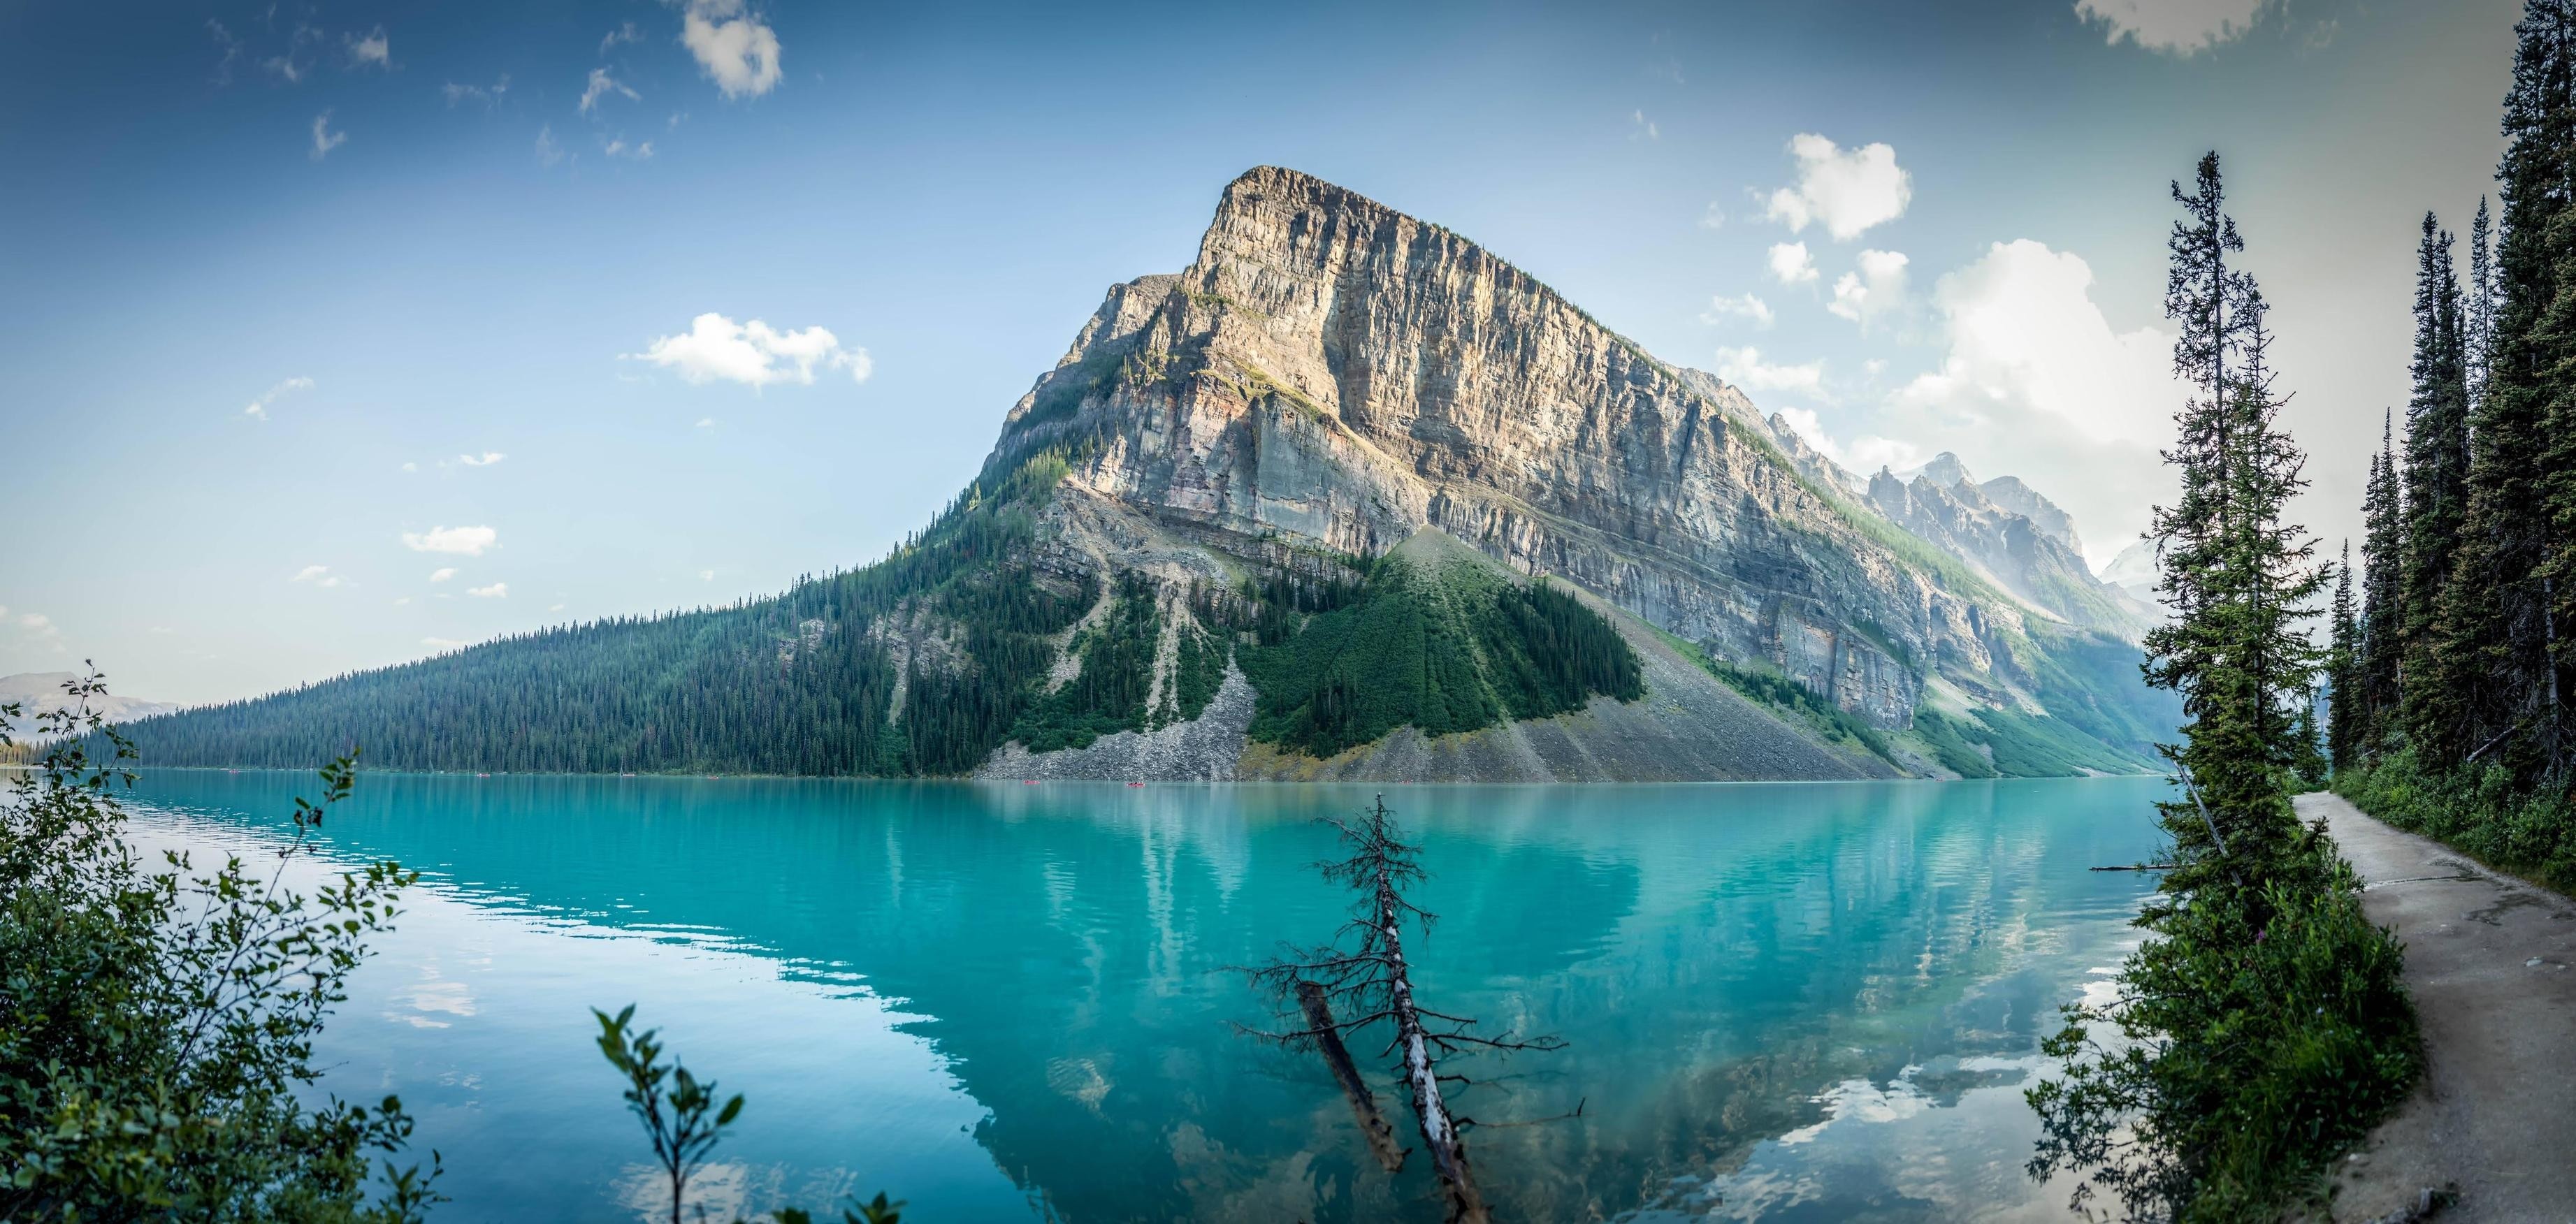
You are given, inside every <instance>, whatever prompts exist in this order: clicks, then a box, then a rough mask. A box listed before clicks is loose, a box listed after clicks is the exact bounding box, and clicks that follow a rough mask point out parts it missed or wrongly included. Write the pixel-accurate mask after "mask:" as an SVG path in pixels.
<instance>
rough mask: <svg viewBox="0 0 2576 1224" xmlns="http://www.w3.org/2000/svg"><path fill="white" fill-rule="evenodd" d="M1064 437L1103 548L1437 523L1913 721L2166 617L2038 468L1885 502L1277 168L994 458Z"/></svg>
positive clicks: (2008, 690) (1527, 285) (1101, 339)
mask: <svg viewBox="0 0 2576 1224" xmlns="http://www.w3.org/2000/svg"><path fill="white" fill-rule="evenodd" d="M1049 448H1052V449H1053V450H1054V451H1055V452H1056V453H1061V454H1065V455H1069V456H1071V457H1072V462H1071V471H1070V473H1069V475H1067V476H1066V478H1065V479H1064V482H1063V485H1062V490H1061V492H1062V494H1063V496H1062V497H1060V498H1059V500H1058V501H1057V502H1056V503H1055V505H1054V507H1053V508H1052V509H1051V510H1050V512H1049V513H1050V517H1051V518H1052V519H1053V520H1054V521H1055V522H1056V523H1057V524H1058V525H1059V526H1060V527H1062V528H1064V529H1066V530H1065V531H1064V532H1063V533H1062V534H1060V535H1059V537H1058V538H1059V539H1061V540H1067V541H1080V543H1076V544H1074V545H1073V546H1074V547H1075V548H1076V549H1083V548H1090V549H1092V550H1093V551H1094V552H1095V553H1096V554H1098V556H1099V557H1100V558H1101V559H1103V560H1108V561H1111V562H1112V563H1123V564H1134V563H1140V562H1139V561H1136V560H1130V559H1126V558H1119V557H1116V556H1113V555H1112V554H1114V553H1115V552H1116V551H1117V549H1115V548H1114V547H1111V548H1103V547H1097V546H1095V545H1094V543H1092V542H1093V541H1096V540H1101V539H1119V538H1122V533H1121V531H1120V530H1118V529H1116V528H1109V529H1107V530H1096V529H1097V528H1101V527H1106V525H1108V524H1112V523H1124V524H1125V525H1126V527H1125V532H1124V537H1126V538H1136V539H1145V538H1163V537H1168V538H1172V539H1185V540H1188V541H1191V542H1193V543H1195V544H1196V545H1198V546H1199V547H1200V548H1201V549H1203V550H1206V551H1207V552H1209V553H1211V554H1217V555H1223V556H1230V557H1245V558H1258V557H1261V556H1263V555H1264V554H1265V551H1268V550H1275V547H1276V546H1277V545H1278V544H1279V543H1280V542H1283V541H1285V542H1288V543H1290V544H1292V545H1297V544H1302V545H1311V546H1314V547H1317V548H1320V549H1323V550H1330V551H1333V552H1338V553H1343V554H1351V555H1357V556H1373V555H1376V554H1379V553H1382V552H1384V551H1386V550H1387V549H1388V548H1390V547H1392V546H1393V545H1394V544H1396V543H1397V542H1399V541H1402V540H1405V539H1406V538H1408V537H1410V536H1412V535H1413V534H1415V533H1416V532H1418V531H1420V530H1422V529H1425V528H1432V529H1437V530H1439V531H1442V532H1445V533H1447V534H1448V535H1450V536H1453V537H1455V538H1457V539H1458V540H1461V541H1465V542H1466V543H1468V544H1470V545H1472V546H1473V547H1474V548H1475V549H1477V550H1478V551H1480V552H1482V553H1484V554H1485V555H1487V556H1489V557H1491V558H1493V559H1494V560H1495V561H1497V562H1499V563H1501V564H1503V565H1505V566H1507V567H1509V568H1511V569H1513V570H1515V571H1519V572H1521V573H1526V574H1546V575H1551V576H1554V577H1556V578H1558V579H1561V580H1563V581H1565V582H1568V583H1571V584H1573V585H1575V586H1577V587H1580V588H1582V589H1584V590H1587V591H1590V592H1592V593H1594V594H1596V595H1598V596H1599V597H1601V598H1602V599H1603V600H1606V601H1608V602H1609V603H1610V604H1612V605H1615V606H1616V607H1617V608H1618V609H1620V610H1622V611H1624V612H1626V613H1628V614H1630V615H1632V616H1634V617H1635V618H1637V619H1639V620H1641V621H1643V622H1645V623H1646V624H1649V625H1652V626H1654V627H1655V628H1657V629H1660V630H1663V631H1665V632H1667V633H1669V634H1671V635H1673V636H1676V637H1679V638H1681V639H1683V640H1684V641H1686V642H1689V643H1693V644H1696V645H1698V646H1700V647H1701V648H1703V649H1704V650H1706V651H1707V652H1708V653H1710V654H1711V655H1713V656H1716V657H1717V658H1718V659H1721V660H1732V661H1735V662H1737V663H1739V664H1742V665H1748V666H1753V667H1759V668H1767V669H1773V670H1777V671H1779V672H1782V673H1785V674H1786V675H1787V676H1788V677H1790V678H1792V679H1794V680H1796V681H1797V682H1798V683H1799V684H1801V685H1803V686H1804V687H1805V688H1807V689H1808V690H1810V691H1811V692H1812V693H1814V694H1815V695H1817V696H1818V697H1820V698H1822V699H1823V700H1824V701H1826V702H1828V703H1830V704H1831V705H1832V706H1833V707H1834V708H1837V709H1839V710H1841V711H1843V712H1845V713H1847V714H1849V715H1851V716H1853V717H1855V718H1857V719H1859V720H1861V721H1862V722H1864V723H1866V724H1867V725H1869V726H1871V727H1874V728H1879V729H1882V730H1888V731H1903V730H1906V729H1908V728H1910V727H1911V726H1912V725H1913V723H1914V721H1915V715H1916V711H1917V709H1918V707H1921V706H1923V705H1925V704H1926V703H1927V701H1930V700H1931V697H1930V695H1929V694H1928V693H1927V685H1930V684H1932V683H1934V682H1935V681H1937V680H1940V679H1942V678H1944V677H1948V678H1951V679H1954V680H1957V681H1961V682H1962V683H1960V684H1958V685H1956V686H1945V687H1955V688H1957V689H1958V690H1960V691H1964V692H1967V693H1972V694H1977V695H1979V696H1980V697H1981V699H1983V700H1985V701H1987V702H1990V703H1993V704H1995V705H1997V706H1998V707H2010V708H2022V709H2041V710H2045V709H2048V708H2049V701H2048V698H2047V697H2046V695H2044V694H2043V692H2042V690H2043V689H2045V688H2046V687H2048V685H2047V681H2046V679H2045V677H2044V676H2043V674H2042V672H2043V670H2044V669H2042V668H2040V667H2037V666H2034V659H2033V656H2034V655H2039V654H2045V653H2046V647H2045V644H2044V643H2043V641H2042V639H2053V638H2056V637H2059V636H2062V635H2063V634H2066V633H2098V632H2108V633H2110V634H2112V635H2114V636H2118V637H2134V636H2135V634H2136V632H2137V629H2138V625H2137V623H2136V620H2135V618H2134V617H2131V616H2129V615H2127V614H2126V613H2125V612H2124V610H2123V609H2121V608H2120V607H2119V606H2118V605H2117V604H2116V603H2115V602H2114V601H2113V597H2112V596H2111V595H2110V594H2109V593H2108V592H2107V591H2106V590H2105V589H2104V588H2103V587H2102V586H2101V584H2099V583H2097V582H2095V581H2094V580H2093V579H2092V577H2091V575H2089V574H2088V573H2086V572H2085V569H2084V565H2083V562H2082V558H2081V554H2080V553H2078V552H2076V551H2075V548H2074V546H2073V524H2072V522H2071V521H2070V520H2068V519H2067V518H2066V516H2065V514H2064V513H2063V512H2062V511H2059V510H2058V509H2057V508H2056V507H2055V506H2054V505H2051V504H2049V503H2048V502H2047V501H2046V500H2045V499H2043V498H2040V497H2038V496H2037V495H2036V494H2034V493H2031V492H2029V491H2028V490H2027V489H2026V488H2024V487H2023V486H2022V485H2021V483H2020V482H2019V481H2017V480H2014V481H2001V482H1995V484H1996V486H1997V487H1998V492H1999V494H2000V495H2001V496H2002V497H2004V498H2005V499H2007V500H2009V501H2011V502H2012V503H2013V504H2014V505H2015V506H2018V507H2021V508H2022V509H2021V510H2020V511H2016V510H2012V509H2007V508H2005V507H2003V506H1999V505H1997V504H1995V503H1994V502H1993V501H1991V500H1990V499H1989V497H1988V496H1987V495H1985V494H1984V493H1981V492H1980V491H1979V489H1978V487H1977V486H1975V485H1974V484H1970V483H1967V482H1966V481H1965V479H1964V474H1962V477H1961V480H1960V483H1959V485H1958V486H1957V487H1956V488H1954V489H1946V490H1945V489H1942V488H1939V487H1938V486H1937V485H1936V484H1934V483H1931V482H1930V478H1928V477H1925V478H1918V479H1917V481H1916V482H1915V485H1914V486H1911V488H1910V489H1909V487H1908V486H1903V485H1895V487H1894V488H1892V489H1887V488H1885V486H1886V485H1890V484H1893V483H1894V482H1893V481H1892V478H1890V477H1886V476H1881V477H1880V478H1879V480H1877V481H1873V482H1872V483H1871V484H1870V486H1869V489H1870V495H1869V497H1868V500H1867V501H1866V502H1864V501H1862V499H1860V498H1857V497H1853V496H1851V495H1850V492H1849V490H1848V489H1847V488H1846V487H1844V485H1845V482H1846V481H1848V479H1849V478H1848V476H1847V475H1845V474H1843V473H1841V472H1840V471H1839V470H1838V469H1835V468H1833V466H1832V464H1831V463H1830V461H1829V460H1826V459H1824V458H1823V456H1821V455H1818V454H1816V453H1815V452H1813V451H1812V450H1811V449H1810V448H1809V447H1807V445H1806V444H1805V443H1804V442H1803V441H1800V440H1798V439H1797V438H1796V436H1795V435H1794V434H1793V433H1790V432H1789V431H1788V430H1787V428H1786V427H1785V423H1775V422H1773V421H1766V420H1764V419H1763V418H1762V417H1761V415H1760V414H1759V413H1758V412H1757V411H1756V410H1755V409H1754V407H1753V405H1752V404H1751V402H1750V401H1748V400H1747V399H1746V398H1745V397H1744V395H1743V394H1742V393H1741V392H1739V391H1738V390H1736V389H1735V388H1733V387H1731V386H1728V385H1726V384H1725V383H1723V382H1721V381H1719V380H1718V379H1716V378H1714V377H1713V376H1710V375H1708V374H1705V373H1703V372H1700V371H1696V370H1687V369H1679V368H1676V367H1673V366H1670V365H1667V364H1665V363H1664V362H1661V361H1659V360H1657V359H1655V358H1654V357H1652V356H1650V355H1648V354H1647V353H1646V352H1645V351H1643V350H1642V349H1640V348H1639V347H1638V346H1637V345H1636V344H1634V343H1633V342H1631V341H1629V340H1627V339H1626V338H1624V337H1622V336H1620V335H1618V334H1616V333H1614V332H1612V331H1610V330H1609V329H1608V328H1605V327H1603V326H1602V325H1601V324H1600V323H1599V322H1598V321H1596V320H1594V319H1593V318H1592V317H1591V316H1589V315H1587V314H1585V313H1584V312H1583V311H1582V310H1581V309H1579V308H1577V307H1576V306H1575V305H1574V304H1572V303H1571V302H1568V301H1567V300H1565V299H1564V298H1563V297H1561V296H1559V295H1558V294H1557V293H1556V292H1555V291H1553V290H1551V289H1549V288H1548V287H1547V286H1546V285H1543V284H1541V283H1539V282H1538V281H1537V280H1536V279H1535V278H1533V277H1531V276H1529V275H1528V274H1527V273H1524V272H1522V271H1520V270H1519V269H1517V268H1514V267H1512V266H1511V265H1510V264H1508V263H1505V262H1503V261H1502V260H1501V259H1499V258H1497V257H1495V256H1494V255H1492V254H1491V253H1489V252H1487V251H1485V250H1484V249H1483V248H1481V247H1478V246H1477V245H1475V244H1474V243H1472V242H1469V241H1467V240H1466V239H1465V238H1462V237H1460V236H1459V235H1458V234H1456V233H1454V232H1452V231H1450V230H1448V229H1445V228H1443V227H1441V226H1439V225H1435V224H1431V223H1428V222H1424V221H1419V220H1416V219H1414V218H1412V217H1408V216H1405V215H1403V214H1401V213H1398V212H1395V211H1394V210H1392V209H1389V208H1387V207H1385V206H1383V205H1380V204H1378V203H1376V202H1374V201H1372V200H1369V199H1367V198H1365V197H1362V196H1360V195H1358V194H1356V193H1354V192H1351V191H1348V190H1345V189H1343V188H1340V187H1337V186H1334V185H1332V184H1330V183H1326V182H1322V181H1320V180H1317V179H1315V178H1312V177H1309V176H1307V175H1304V174H1300V173H1297V172H1295V171H1291V170H1283V169H1278V168H1273V167H1263V168H1260V169H1256V170H1253V171H1251V172H1250V173H1247V174H1245V175H1243V176H1242V177H1241V178H1238V179H1236V180H1235V181H1234V182H1233V183H1231V184H1229V185H1228V186H1227V187H1226V189H1225V192H1224V194H1223V196H1222V198H1221V199H1220V200H1219V202H1218V207H1217V212H1216V217H1215V220H1214V221H1213V223H1212V224H1210V225H1209V227H1208V230H1207V233H1206V235H1205V237H1204V238H1202V240H1201V241H1200V244H1199V253H1198V258H1197V260H1196V261H1195V262H1194V263H1192V264H1191V265H1190V266H1189V267H1188V268H1186V269H1184V270H1183V271H1181V272H1180V273H1179V274H1177V275H1173V276H1152V277H1145V278H1142V279H1139V280H1136V281H1132V282H1129V283H1127V284H1124V285H1120V286H1117V287H1115V288H1113V289H1112V290H1111V291H1110V293H1109V295H1108V297H1107V299H1106V300H1105V301H1104V302H1103V303H1102V304H1101V307H1100V309H1099V311H1098V312H1097V313H1095V314H1094V315H1093V317H1092V319H1091V320H1090V322H1088V323H1087V324H1086V325H1085V326H1084V327H1083V328H1082V331H1081V333H1080V335H1079V336H1077V337H1076V339H1075V341H1074V344H1073V346H1072V348H1071V349H1069V350H1068V351H1067V352H1066V353H1065V355H1064V357H1063V358H1062V360H1061V361H1059V363H1058V364H1057V366H1056V368H1055V369H1054V370H1053V371H1052V372H1050V373H1049V374H1047V375H1046V376H1044V377H1042V378H1041V379H1039V380H1038V383H1037V385H1036V386H1035V387H1034V388H1032V390H1031V391H1030V392H1029V394H1028V395H1027V396H1025V397H1024V398H1023V399H1022V400H1021V401H1020V402H1019V404H1018V405H1017V406H1016V407H1015V408H1014V409H1013V410H1012V412H1011V415H1010V417H1009V420H1008V422H1007V424H1006V425H1005V427H1004V430H1003V434H1002V437H1001V440H1000V442H999V443H998V445H997V446H996V448H995V451H994V457H993V459H992V461H991V462H990V463H989V464H988V466H987V472H988V473H993V472H997V471H1003V470H1007V469H1009V468H1010V467H1011V466H1012V465H1013V464H1014V463H1015V462H1018V461H1019V460H1020V459H1021V458H1022V457H1024V456H1027V455H1031V454H1035V453H1039V452H1041V451H1045V450H1048V449H1049ZM2030 511H2036V512H2037V513H2036V515H2034V514H2032V513H2029V512H2030ZM1927 544H1928V545H1929V546H1930V547H1927V546H1926V545H1927ZM1961 560H1965V561H1966V562H1967V563H1968V564H1967V565H1965V566H1962V565H1960V564H1958V562H1959V561H1961ZM1219 568H1223V567H1222V566H1220V567H1219Z"/></svg>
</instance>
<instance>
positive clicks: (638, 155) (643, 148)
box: [601, 136, 653, 161]
mask: <svg viewBox="0 0 2576 1224" xmlns="http://www.w3.org/2000/svg"><path fill="white" fill-rule="evenodd" d="M601 151H602V152H604V153H606V154H607V155H608V156H610V157H626V158H632V159H634V160H636V161H651V160H652V158H653V142H652V141H649V140H648V141H645V142H644V143H642V144H636V145H630V144H628V143H626V138H625V137H623V136H620V137H618V138H617V139H615V140H612V141H609V142H608V143H607V144H606V145H604V146H602V147H601Z"/></svg>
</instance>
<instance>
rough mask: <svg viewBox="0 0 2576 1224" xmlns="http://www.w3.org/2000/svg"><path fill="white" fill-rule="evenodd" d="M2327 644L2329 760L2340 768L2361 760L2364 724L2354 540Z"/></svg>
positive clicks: (2338, 573) (2339, 578)
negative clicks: (2354, 602)
mask: <svg viewBox="0 0 2576 1224" xmlns="http://www.w3.org/2000/svg"><path fill="white" fill-rule="evenodd" d="M2327 625H2328V630H2327V632H2328V634H2329V637H2328V638H2327V642H2328V645H2327V647H2326V701H2327V706H2326V760H2327V761H2328V762H2329V763H2331V764H2332V765H2333V766H2334V767H2335V768H2336V769H2338V770H2341V769H2345V768H2349V767H2350V766H2351V765H2352V764H2353V763H2354V761H2355V760H2357V759H2358V757H2359V753H2360V747H2361V743H2362V740H2361V736H2360V731H2361V728H2362V724H2363V715H2362V706H2361V677H2360V663H2361V658H2360V651H2361V640H2360V639H2361V626H2360V624H2359V622H2358V621H2356V620H2355V619H2354V617H2353V608H2352V541H2350V540H2346V541H2344V545H2343V563H2342V564H2340V565H2338V566H2336V567H2335V589H2334V603H2333V605H2332V611H2331V612H2330V614H2329V617H2328V621H2327Z"/></svg>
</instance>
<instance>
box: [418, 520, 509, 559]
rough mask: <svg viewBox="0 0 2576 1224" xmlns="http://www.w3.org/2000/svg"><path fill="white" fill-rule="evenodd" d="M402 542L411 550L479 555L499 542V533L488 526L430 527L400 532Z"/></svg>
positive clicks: (468, 555)
mask: <svg viewBox="0 0 2576 1224" xmlns="http://www.w3.org/2000/svg"><path fill="white" fill-rule="evenodd" d="M402 542H403V546H404V547H406V548H409V549H411V550H412V551H413V552H433V553H455V554H458V555H460V556H467V557H479V556H482V555H483V550H485V549H487V548H493V547H497V546H498V545H499V544H500V542H501V533H499V532H497V531H494V530H492V529H491V528H489V527H432V528H430V529H429V530H428V531H425V532H413V531H406V532H404V533H402Z"/></svg>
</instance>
